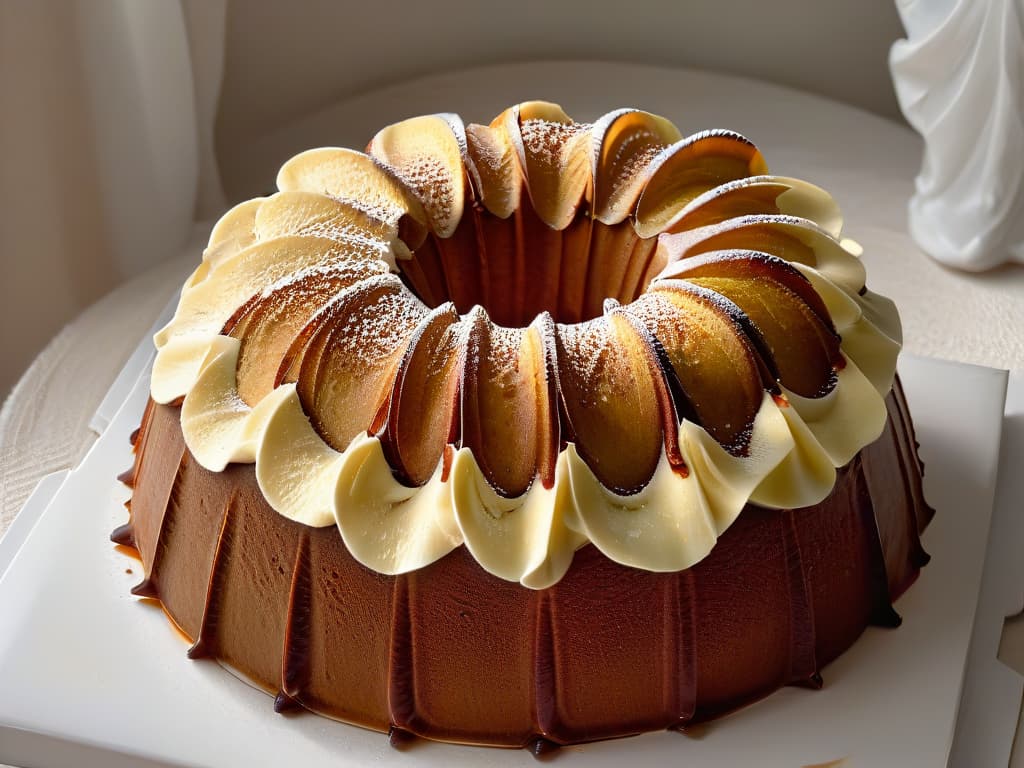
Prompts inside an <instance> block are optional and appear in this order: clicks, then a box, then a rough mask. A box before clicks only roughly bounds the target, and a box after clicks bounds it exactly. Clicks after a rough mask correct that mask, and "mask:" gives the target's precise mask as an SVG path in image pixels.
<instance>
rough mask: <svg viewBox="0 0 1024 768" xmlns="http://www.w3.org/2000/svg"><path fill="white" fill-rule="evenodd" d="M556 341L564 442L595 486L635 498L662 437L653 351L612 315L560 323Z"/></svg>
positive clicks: (660, 384) (628, 324)
mask: <svg viewBox="0 0 1024 768" xmlns="http://www.w3.org/2000/svg"><path fill="white" fill-rule="evenodd" d="M555 339H556V344H557V354H558V381H559V385H560V387H561V393H562V400H561V405H562V408H563V409H564V415H565V419H566V422H567V423H566V426H567V431H568V434H567V436H566V437H567V439H569V440H571V441H573V442H575V443H576V450H577V452H578V453H579V455H580V457H581V458H582V459H583V460H584V462H586V464H587V466H588V467H590V469H591V471H592V472H593V473H594V475H595V476H596V477H597V478H598V480H600V481H601V483H602V485H604V486H605V487H606V488H608V489H610V490H612V491H615V492H616V493H620V494H630V493H636V492H637V491H639V490H640V489H641V488H643V487H644V486H645V485H646V484H647V482H648V481H649V480H650V479H651V477H652V476H653V474H654V470H655V467H657V465H658V461H659V459H660V457H661V451H662V443H663V439H664V438H663V424H664V422H665V414H664V413H663V412H662V402H663V400H664V398H663V397H662V395H661V392H660V391H659V388H661V389H663V387H664V382H662V381H660V380H659V378H658V376H657V375H656V373H655V370H656V369H655V366H654V357H655V352H654V351H653V350H652V349H651V348H650V347H649V346H648V345H647V344H646V343H645V342H644V341H643V339H642V338H641V337H640V336H639V335H638V334H637V333H636V330H635V328H634V327H633V326H632V324H631V322H630V320H629V319H628V318H627V317H626V316H625V315H624V314H623V313H621V312H619V311H612V312H611V313H610V314H608V315H605V316H603V317H598V318H595V319H594V320H590V321H588V322H586V323H580V324H577V325H559V326H558V327H557V333H556V335H555ZM672 418H673V419H674V416H673V417H672Z"/></svg>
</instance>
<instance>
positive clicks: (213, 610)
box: [119, 102, 929, 746]
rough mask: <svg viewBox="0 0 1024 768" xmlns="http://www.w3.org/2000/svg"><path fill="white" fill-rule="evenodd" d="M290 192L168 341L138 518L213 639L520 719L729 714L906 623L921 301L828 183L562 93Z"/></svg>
mask: <svg viewBox="0 0 1024 768" xmlns="http://www.w3.org/2000/svg"><path fill="white" fill-rule="evenodd" d="M278 187H279V189H280V191H279V192H278V193H276V194H274V195H271V196H269V197H266V198H259V199H256V200H253V201H249V202H246V203H243V204H241V205H239V206H236V207H235V208H234V209H232V210H231V211H229V212H228V213H227V214H226V215H225V216H224V218H223V219H222V220H221V221H220V222H219V223H218V224H217V226H216V227H215V228H214V230H213V233H212V234H211V238H210V244H209V247H208V248H207V250H206V252H205V253H204V258H203V262H202V263H201V264H200V265H199V267H198V268H197V269H196V271H195V273H194V274H193V275H192V276H191V277H190V278H189V279H188V281H187V282H186V284H185V286H184V288H183V291H182V298H181V301H180V303H179V306H178V309H177V311H176V313H175V316H174V318H173V319H172V321H171V322H170V323H169V324H168V326H167V327H166V328H164V329H163V330H162V331H160V333H158V334H157V336H156V339H155V340H156V344H157V349H158V354H157V358H156V361H155V364H154V372H153V381H152V394H153V398H154V401H155V402H154V403H153V404H151V407H150V409H149V410H148V411H147V415H146V418H145V421H144V424H143V428H142V431H141V436H140V438H139V443H138V445H137V455H136V465H135V468H134V471H133V473H132V478H131V482H132V484H133V486H134V487H135V492H134V495H133V500H132V504H131V510H132V515H131V521H130V524H129V526H128V527H126V528H125V529H123V530H121V531H120V534H119V536H120V538H121V539H122V540H124V541H126V542H130V543H133V544H134V545H135V546H136V547H137V548H138V549H139V551H140V553H141V554H142V556H143V560H144V564H145V565H146V573H147V579H146V581H145V582H144V583H143V584H142V585H140V592H141V593H143V594H150V595H152V596H156V597H159V598H160V599H161V601H162V602H163V603H164V605H165V607H166V608H167V610H168V612H169V613H170V614H171V615H172V616H173V617H174V619H175V621H176V622H177V623H178V624H179V626H180V627H181V628H182V629H183V631H185V633H186V634H188V635H189V636H190V637H191V638H193V639H194V640H195V645H194V647H193V654H194V655H211V656H214V657H216V658H219V659H220V660H222V661H223V662H225V663H227V664H229V665H230V666H232V667H235V668H237V669H238V670H239V671H241V672H243V674H245V675H246V676H247V677H248V678H250V679H252V680H253V681H254V682H256V683H257V684H258V685H260V686H262V687H264V688H267V689H268V690H271V691H273V692H275V693H278V694H279V695H278V702H279V704H281V705H282V706H284V705H288V704H301V705H302V706H304V707H306V708H308V709H312V710H314V711H318V712H321V713H323V714H327V715H329V716H332V717H336V718H339V719H343V720H347V721H350V722H356V723H358V724H361V725H366V726H368V727H373V728H379V729H387V728H397V729H399V730H398V731H397V732H401V733H404V732H410V733H416V734H419V735H423V736H429V737H432V738H441V739H448V740H455V741H467V742H473V743H488V744H499V745H507V746H519V745H523V744H526V743H537V744H547V743H571V742H576V741H587V740H592V739H596V738H607V737H611V736H617V735H624V734H628V733H634V732H639V731H643V730H650V729H653V728H662V727H669V726H673V725H680V724H686V723H689V722H694V721H697V720H701V719H706V718H707V717H711V716H714V715H716V714H719V713H721V712H724V711H727V710H729V709H732V708H735V707H736V706H740V705H742V704H743V703H745V702H747V701H750V700H752V699H754V698H757V697H759V696H762V695H764V694H766V693H768V692H770V691H771V690H774V689H775V688H777V687H778V686H780V685H785V684H788V683H794V682H800V681H807V680H814V679H816V677H815V676H816V674H817V670H818V669H819V668H820V666H821V665H822V664H824V663H827V662H828V661H829V660H831V659H832V658H834V657H835V656H836V655H838V653H840V652H841V651H842V650H843V649H845V648H846V647H847V646H848V645H849V644H850V643H851V642H852V641H853V639H855V638H856V636H857V635H858V634H859V633H860V632H861V631H862V630H863V628H864V626H865V625H866V624H867V623H868V622H869V621H883V622H884V621H889V620H891V618H892V616H893V614H892V611H891V604H890V600H891V599H892V598H893V597H895V596H896V595H897V594H899V593H900V592H901V591H902V589H904V588H905V587H906V585H907V584H909V582H910V581H912V579H913V577H914V576H915V575H916V573H917V569H918V568H919V566H920V565H921V564H922V563H923V559H924V556H923V552H922V550H921V549H920V544H919V540H918V533H919V530H920V528H921V527H923V525H924V523H925V522H926V519H927V516H928V514H929V510H928V508H927V506H926V505H925V504H924V502H923V500H922V498H921V494H920V464H919V462H918V461H917V458H916V454H915V449H914V444H913V432H912V427H911V426H910V422H909V414H908V412H907V410H906V405H905V403H904V402H903V401H902V394H901V392H900V391H899V388H898V385H897V387H896V389H895V390H894V389H893V382H894V375H895V363H896V356H897V354H898V351H899V347H900V324H899V317H898V315H897V313H896V311H895V308H894V307H893V305H892V303H891V302H889V301H888V300H886V299H884V298H883V297H880V296H878V295H876V294H873V293H872V292H871V291H869V290H868V289H867V287H866V284H865V274H864V269H863V266H862V264H861V262H860V261H859V259H858V258H857V257H856V256H855V255H854V253H853V250H854V248H853V246H850V245H849V244H848V243H847V242H846V241H840V239H839V235H840V229H841V217H840V215H839V211H838V207H837V206H836V204H835V202H834V201H833V200H832V198H831V197H830V196H829V195H828V194H827V193H825V192H824V191H823V190H821V189H819V188H817V187H814V186H813V185H811V184H808V183H806V182H802V181H799V180H795V179H790V178H786V177H780V176H773V175H769V174H768V172H767V167H766V165H765V163H764V160H763V158H762V157H761V155H760V153H759V152H758V151H757V149H756V148H755V147H754V146H753V145H752V144H751V143H750V142H749V141H747V140H746V139H744V138H743V137H741V136H739V135H738V134H735V133H731V132H728V131H705V132H702V133H698V134H694V135H692V136H689V137H685V138H684V137H683V136H682V135H681V134H680V133H679V131H678V130H677V129H676V128H675V126H673V125H672V124H671V123H669V122H668V121H666V120H664V119H663V118H660V117H657V116H654V115H650V114H648V113H645V112H640V111H638V110H618V111H616V112H611V113H609V114H607V115H605V116H603V117H601V118H599V119H598V120H596V121H595V122H594V123H592V124H584V123H576V122H574V121H572V120H571V119H570V118H569V117H568V116H567V115H565V113H564V112H562V111H561V109H560V108H558V107H557V106H555V105H551V104H547V103H543V102H528V103H524V104H521V105H518V106H516V107H512V108H510V109H509V110H506V111H505V112H504V113H502V114H501V115H499V116H498V117H497V118H495V120H494V121H492V123H490V124H489V125H486V126H483V125H474V124H469V125H467V124H464V123H463V122H462V121H461V120H460V119H459V118H458V117H457V116H454V115H432V116H426V117H421V118H413V119H411V120H407V121H404V122H402V123H398V124H396V125H393V126H389V127H387V128H385V129H383V130H381V131H380V132H379V133H378V134H377V135H376V136H375V137H374V138H373V139H372V141H371V142H370V144H369V146H368V148H367V153H365V154H364V153H359V152H354V151H352V150H345V149H331V148H325V149H317V150H311V151H309V152H305V153H302V154H300V155H298V156H296V157H295V158H293V159H292V160H290V161H288V162H287V163H286V164H285V165H284V167H283V168H282V169H281V172H280V174H279V176H278ZM178 406H180V407H178ZM879 436H881V437H879ZM634 613H635V615H634ZM880 617H881V618H880ZM631 627H635V628H631ZM652 627H653V628H654V629H653V630H652V629H651V628H652ZM753 638H758V640H757V643H758V644H757V646H756V647H755V644H754V640H753ZM759 654H760V655H759ZM497 661H500V666H501V667H502V675H505V674H506V673H507V679H504V678H502V679H501V680H500V682H499V681H498V678H501V675H497V676H496V672H495V670H494V666H495V663H496V662H497ZM451 664H456V665H457V669H456V670H455V671H454V672H451V673H446V674H442V673H443V672H444V668H445V665H451ZM506 667H507V668H506ZM630 670H632V671H633V672H634V675H633V677H632V678H631V677H630V675H629V674H628V673H629V671H630ZM495 686H497V687H495Z"/></svg>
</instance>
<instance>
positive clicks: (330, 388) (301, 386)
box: [282, 275, 427, 451]
mask: <svg viewBox="0 0 1024 768" xmlns="http://www.w3.org/2000/svg"><path fill="white" fill-rule="evenodd" d="M426 314H427V309H426V307H424V306H423V304H422V302H420V301H419V299H417V298H416V297H415V296H413V295H412V293H410V292H409V290H408V289H407V288H406V287H405V286H404V285H402V282H401V280H399V279H398V277H396V276H394V275H384V276H381V277H375V278H370V279H369V280H364V281H362V282H360V283H358V284H356V285H354V286H353V287H351V288H349V289H348V290H346V291H345V292H343V293H342V294H340V295H339V297H338V298H337V300H336V301H334V302H332V303H331V304H329V305H328V306H327V307H325V308H324V309H323V310H322V311H321V312H320V313H319V314H318V315H316V316H315V317H314V318H313V319H312V320H311V321H310V323H309V324H308V326H307V327H310V326H311V328H310V330H309V331H304V332H303V333H300V334H299V336H298V337H297V338H296V341H295V342H293V345H292V347H291V348H290V349H289V352H288V353H287V354H286V355H285V362H282V366H284V365H285V364H286V362H287V361H288V358H289V357H290V356H294V355H295V354H296V352H298V354H299V358H298V365H297V366H296V364H295V362H292V363H291V367H292V369H293V370H294V369H295V368H296V367H297V380H296V385H297V386H296V389H297V391H298V394H299V399H300V400H301V402H302V406H303V410H304V411H305V412H306V414H307V415H308V416H309V419H310V422H312V424H313V426H314V427H315V428H316V430H317V432H318V433H319V434H320V435H321V436H322V437H323V438H324V441H325V442H326V443H327V444H328V445H330V446H331V447H332V448H334V449H335V450H337V451H343V450H345V448H347V447H348V444H349V443H350V442H351V441H352V438H354V437H355V436H356V435H358V434H359V433H360V432H364V431H366V430H368V429H370V428H371V427H372V426H373V423H374V420H375V418H376V417H377V414H378V412H379V411H380V410H381V408H382V406H383V405H384V404H385V401H386V399H387V397H388V395H389V394H390V392H391V384H392V378H393V376H394V373H395V369H396V367H397V366H398V363H399V361H400V359H401V356H402V353H403V352H404V351H405V347H406V345H407V343H408V338H409V334H410V332H411V331H412V330H413V328H415V327H416V325H417V324H418V323H419V322H420V321H421V320H422V319H423V318H424V317H425V316H426ZM303 342H305V343H303ZM297 345H298V346H299V347H301V349H299V350H297V349H296V346H297Z"/></svg>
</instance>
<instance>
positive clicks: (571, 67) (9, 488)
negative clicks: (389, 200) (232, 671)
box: [0, 62, 1024, 766]
mask: <svg viewBox="0 0 1024 768" xmlns="http://www.w3.org/2000/svg"><path fill="white" fill-rule="evenodd" d="M581 82H583V83H600V84H601V88H602V90H603V94H602V107H603V108H604V109H611V108H614V107H617V106H623V105H632V106H639V107H642V108H644V109H648V110H650V111H652V112H656V113H660V114H664V115H665V116H667V117H669V118H671V119H673V120H675V121H676V122H677V124H678V125H679V126H680V129H681V130H682V131H683V132H684V134H685V133H689V132H695V131H697V130H700V129H703V128H711V127H730V128H733V129H735V130H739V131H740V132H741V133H744V134H745V135H747V136H748V137H749V138H751V139H752V140H753V141H754V142H755V143H756V144H757V145H758V146H759V147H760V148H761V150H762V152H763V153H764V155H765V157H766V159H767V161H768V164H769V167H770V168H772V170H773V171H776V172H778V173H781V174H784V175H789V176H799V177H802V178H805V179H807V180H809V181H812V182H814V183H816V184H819V185H820V186H823V187H825V188H826V189H828V190H829V191H831V192H832V194H833V195H834V196H835V197H836V199H837V200H838V201H839V203H840V205H841V206H842V208H843V211H844V214H845V216H846V228H845V230H844V234H845V235H848V236H850V237H853V238H854V239H856V240H857V241H858V242H860V243H861V244H862V245H863V247H864V255H863V260H864V262H865V264H866V266H867V270H868V283H869V285H870V286H871V287H872V289H873V290H875V291H877V292H880V293H883V294H885V295H888V296H890V297H892V298H893V299H894V300H895V301H896V302H897V305H898V306H899V307H900V312H901V315H902V318H903V324H904V334H905V348H906V349H907V350H908V351H910V352H913V353H915V354H918V355H923V356H928V357H938V358H945V359H950V360H956V361H960V362H969V363H975V364H979V365H986V366H990V367H995V368H1009V369H1024V268H1021V267H1014V266H1008V267H1003V268H1000V269H998V270H995V271H992V272H989V273H986V274H983V275H967V274H962V273H958V272H954V271H951V270H949V269H946V268H944V267H942V266H940V265H938V264H936V263H935V262H933V261H931V260H930V259H928V258H927V257H926V256H925V255H924V254H923V253H922V252H921V251H920V250H919V249H918V248H917V247H916V246H915V244H914V243H913V241H912V240H911V239H910V237H909V235H908V234H907V231H906V204H907V201H908V199H909V197H910V195H911V193H912V191H913V179H914V176H915V174H916V172H917V169H918V166H919V163H920V156H921V143H920V140H919V139H918V137H917V136H916V135H915V134H914V133H912V132H911V131H910V129H908V128H907V127H905V126H903V125H899V124H897V123H894V122H891V121H888V120H885V119H883V118H880V117H878V116H875V115H872V114H868V113H866V112H862V111H860V110H857V109H854V108H851V107H848V106H845V105H842V104H839V103H837V102H832V101H829V100H826V99H822V98H820V97H816V96H812V95H809V94H805V93H801V92H797V91H793V90H789V89H784V88H781V87H778V86H774V85H769V84H765V83H759V82H756V81H752V80H745V79H739V78H732V77H726V76H722V75H714V74H709V73H700V72H694V71H686V70H670V69H662V68H655V67H646V66H640V65H623V64H602V63H594V62H561V63H556V64H551V63H549V64H543V65H542V64H537V63H528V64H518V65H504V66H499V67H487V68H481V69H478V70H471V71H467V72H462V73H453V74H449V75H442V76H433V77H431V78H429V80H425V81H422V82H419V83H407V84H402V85H398V86H392V87H390V88H385V89H380V90H377V91H374V92H372V93H369V94H366V95H364V96H361V97H358V98H355V99H352V100H350V101H348V102H346V103H344V104H341V105H338V106H337V107H335V108H332V109H331V110H327V111H325V112H322V113H318V114H315V115H310V116H306V117H304V118H302V119H300V120H297V121H296V122H294V123H292V124H290V125H289V126H288V127H287V128H286V129H281V130H280V131H277V132H276V133H272V134H268V135H267V136H266V138H265V141H264V144H263V146H262V150H263V151H264V152H265V154H266V156H268V157H271V158H275V159H277V158H279V159H281V160H283V159H285V158H286V157H287V156H289V155H290V154H291V153H292V152H294V151H297V150H299V149H302V148H305V147H308V146H315V145H318V144H338V145H342V146H346V145H347V146H361V145H363V144H365V141H366V139H367V137H368V136H369V135H372V132H373V129H374V127H375V126H379V125H383V124H385V123H387V122H389V121H391V120H395V119H399V118H401V117H404V116H408V115H411V114H418V113H422V112H429V111H432V110H434V111H436V110H438V109H439V108H440V109H444V110H451V111H459V112H461V113H462V114H463V116H464V117H465V118H467V119H468V120H472V121H475V122H483V121H486V120H489V119H490V118H491V117H492V116H493V115H494V114H497V112H498V111H500V109H501V108H502V107H503V106H504V105H507V104H508V103H513V102H515V101H518V100H523V99H526V98H546V99H549V100H552V101H559V102H560V103H562V105H563V106H564V107H565V108H566V110H567V111H568V112H569V114H570V115H573V116H574V117H577V118H579V119H592V118H594V117H596V116H597V113H596V112H595V111H594V109H593V107H592V105H593V104H594V99H595V97H594V93H593V89H589V90H588V89H584V91H581V89H580V87H579V84H580V83H581ZM208 231H209V223H206V224H197V225H196V229H195V231H194V233H193V236H192V237H191V238H190V240H189V242H188V243H187V245H186V246H185V247H184V248H183V249H182V252H181V253H180V254H179V255H178V256H177V257H175V258H173V259H171V260H169V261H167V262H165V263H164V264H161V265H160V266H158V267H157V268H155V269H153V270H151V271H149V272H147V273H145V274H143V275H141V276H140V277H138V278H136V279H134V280H132V281H130V282H129V283H126V284H125V285H122V286H121V287H119V288H118V289H116V290H115V291H113V292H112V293H111V294H109V295H108V296H107V297H106V298H104V299H102V300H101V301H99V302H98V303H97V304H95V305H94V306H92V307H91V308H89V309H88V310H86V311H85V312H84V313H83V314H82V315H80V316H79V317H78V318H77V319H76V320H75V321H74V322H73V323H71V324H70V325H68V326H67V327H66V328H65V329H64V330H62V331H61V333H60V334H58V335H57V337H56V338H54V339H53V341H52V342H51V343H50V344H49V346H47V348H46V349H45V350H44V351H43V352H42V353H41V354H40V355H39V357H38V358H37V359H36V360H35V362H34V363H33V364H32V366H31V367H30V368H29V369H28V371H26V373H25V374H24V376H23V377H22V379H21V381H20V382H19V383H18V385H17V386H16V387H15V389H14V391H13V392H12V393H11V395H10V397H9V398H8V400H7V401H6V402H5V404H4V406H3V410H2V411H0V534H2V533H3V531H5V530H6V529H7V527H8V526H9V525H10V522H11V520H13V518H14V516H15V514H16V513H17V510H18V509H20V507H21V505H22V504H23V502H24V500H25V499H26V498H27V497H28V495H29V493H30V492H31V491H32V489H33V487H34V486H35V484H36V483H37V482H38V480H39V479H40V478H41V477H43V476H44V475H46V474H48V473H50V472H54V471H58V470H61V469H66V468H69V467H72V466H74V465H75V464H76V463H77V462H78V461H79V460H80V458H81V457H82V456H83V455H84V453H85V451H86V450H87V448H88V447H89V445H90V444H91V443H92V441H93V440H94V439H95V435H93V434H92V433H91V432H90V430H89V427H88V422H89V419H90V417H91V416H92V414H93V412H94V411H95V409H96V406H97V405H98V404H99V402H100V400H101V399H102V397H103V395H104V394H105V393H106V391H107V389H108V388H109V387H110V384H111V383H112V381H113V379H114V377H115V376H116V375H117V373H118V371H119V370H120V368H121V366H122V365H123V363H124V361H125V360H126V359H127V357H128V355H129V354H130V353H131V351H132V349H133V348H134V347H135V345H136V344H137V343H138V340H139V338H140V337H141V336H142V335H143V334H145V333H146V331H147V330H148V328H149V327H150V325H151V324H152V322H153V320H154V319H155V318H156V316H157V314H158V313H159V312H160V310H161V309H162V308H163V307H164V305H165V304H166V302H167V301H168V300H169V299H170V298H171V296H172V295H173V294H174V293H175V291H176V290H177V288H178V287H179V285H180V284H181V281H182V280H183V279H184V277H185V276H186V275H187V274H188V272H189V271H191V269H192V268H193V267H194V265H195V264H196V263H198V261H199V259H200V254H201V251H202V246H203V244H204V242H205V238H206V233H207V232H208ZM1022 642H1024V638H1022ZM1021 741H1022V739H1021V737H1020V734H1018V743H1020V742H1021ZM1013 764H1014V765H1021V766H1024V756H1022V755H1019V754H1018V755H1016V756H1015V760H1014V763H1013Z"/></svg>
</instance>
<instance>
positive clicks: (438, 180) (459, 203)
mask: <svg viewBox="0 0 1024 768" xmlns="http://www.w3.org/2000/svg"><path fill="white" fill-rule="evenodd" d="M369 153H370V155H372V156H373V157H375V158H376V159H377V160H380V161H381V162H382V163H385V164H386V165H387V166H388V167H389V168H391V170H392V171H393V172H394V173H395V175H396V176H397V177H398V178H399V179H401V180H402V182H403V183H404V184H405V185H406V186H407V187H408V188H409V189H410V190H412V193H413V194H414V195H415V196H416V197H417V198H418V199H419V201H420V203H421V204H422V206H423V209H424V210H425V211H426V214H427V220H428V222H429V224H430V228H431V230H432V231H433V232H434V234H436V235H437V236H438V237H441V238H447V237H451V236H452V233H453V232H455V228H456V227H457V226H458V224H459V221H461V220H462V210H463V206H464V204H465V200H466V172H465V170H464V165H463V158H464V157H465V155H466V135H465V131H464V129H463V127H462V121H461V120H460V119H459V117H458V116H457V115H424V116H422V117H413V118H410V119H409V120H403V121H402V122H400V123H395V124H394V125H389V126H388V127H387V128H383V129H382V130H380V131H378V132H377V135H376V136H374V137H373V139H372V140H371V141H370V145H369Z"/></svg>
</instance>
